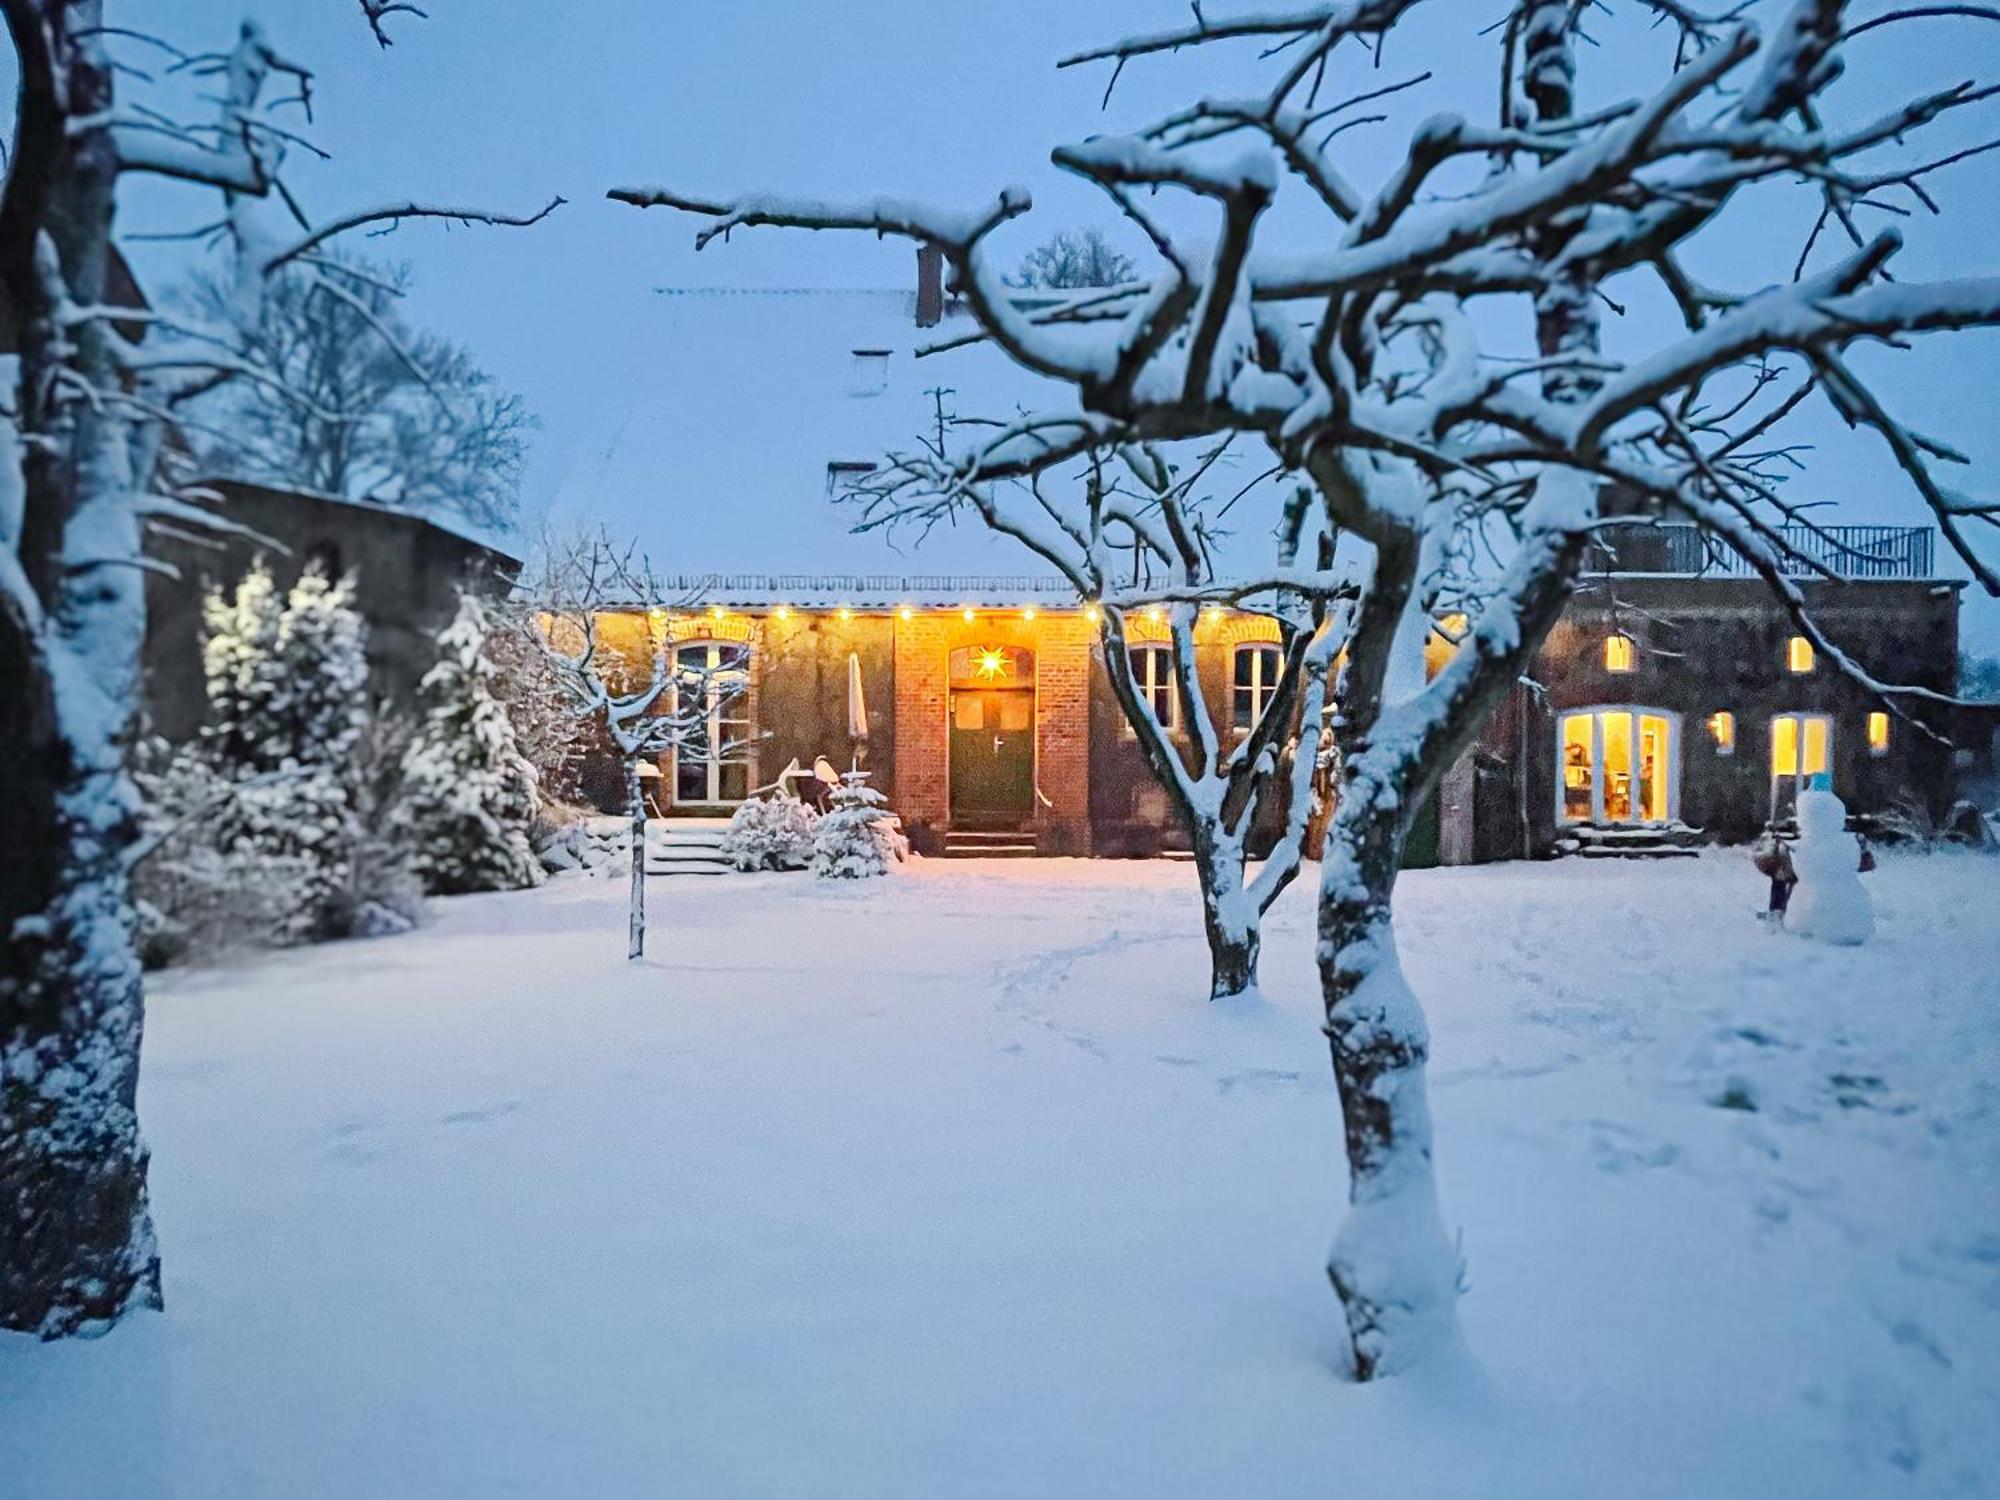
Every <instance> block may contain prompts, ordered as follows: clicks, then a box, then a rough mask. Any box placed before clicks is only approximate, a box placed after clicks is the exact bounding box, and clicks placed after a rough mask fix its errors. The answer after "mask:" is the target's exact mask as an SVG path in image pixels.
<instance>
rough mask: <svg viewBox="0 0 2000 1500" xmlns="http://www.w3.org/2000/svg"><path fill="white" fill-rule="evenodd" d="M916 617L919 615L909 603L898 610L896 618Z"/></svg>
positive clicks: (907, 618) (912, 618) (909, 618)
mask: <svg viewBox="0 0 2000 1500" xmlns="http://www.w3.org/2000/svg"><path fill="white" fill-rule="evenodd" d="M916 617H917V612H916V611H915V610H914V609H911V608H910V606H909V605H907V604H905V605H904V606H903V607H902V608H901V609H899V610H897V611H896V618H897V619H899V620H914V619H915V618H916Z"/></svg>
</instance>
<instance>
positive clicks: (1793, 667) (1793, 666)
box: [1785, 635, 1819, 677]
mask: <svg viewBox="0 0 2000 1500" xmlns="http://www.w3.org/2000/svg"><path fill="white" fill-rule="evenodd" d="M1801 663H1803V665H1801ZM1818 667H1819V653H1818V652H1817V651H1815V650H1814V649H1813V643H1812V642H1811V641H1809V640H1807V639H1806V638H1805V637H1804V636H1802V635H1795V636H1791V637H1788V638H1787V639H1786V641H1785V670H1786V671H1787V672H1788V673H1790V674H1791V675H1792V676H1794V677H1810V676H1811V675H1812V674H1813V672H1814V671H1815V670H1817V668H1818Z"/></svg>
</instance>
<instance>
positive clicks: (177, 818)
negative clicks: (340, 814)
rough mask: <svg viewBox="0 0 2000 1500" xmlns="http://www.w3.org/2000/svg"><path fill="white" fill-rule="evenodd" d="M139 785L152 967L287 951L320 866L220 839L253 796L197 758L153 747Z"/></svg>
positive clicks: (138, 887)
mask: <svg viewBox="0 0 2000 1500" xmlns="http://www.w3.org/2000/svg"><path fill="white" fill-rule="evenodd" d="M134 776H135V778H136V780H137V782H138V785H139V790H140V794H141V795H142V797H143V798H144V801H145V809H146V811H145V820H144V823H145V833H144V840H145V841H144V842H143V843H142V844H141V845H140V848H139V852H138V855H137V858H136V860H135V862H134V864H133V867H132V903H133V907H134V910H135V911H136V912H137V914H138V919H139V921H138V937H139V951H140V956H141V958H142V959H143V960H144V961H145V964H146V966H147V967H148V968H155V969H157V968H162V967H164V966H166V965H168V964H176V963H200V962H205V961H208V960H211V959H214V958H217V957H220V956H221V955H223V954H226V953H230V952H234V951H238V950H241V949H245V948H259V947H269V946H274V945H276V944H277V943H279V942H282V941H283V940H284V938H283V934H284V933H285V932H286V931H287V930H288V927H289V924H290V923H291V921H292V919H293V915H294V913H296V912H297V911H298V910H299V909H300V908H301V907H303V906H304V905H305V904H306V902H307V899H308V896H309V893H310V890H311V885H312V874H313V870H312V864H311V861H310V860H308V859H306V858H305V857H304V856H303V855H299V854H280V853H275V852H272V851H270V850H268V849H263V848H260V847H258V846H257V845H256V844H255V843H253V842H251V841H249V840H243V839H237V838H234V837H231V836H227V835H224V836H220V837H219V836H218V834H219V833H220V830H222V829H223V828H224V827H225V826H227V824H228V823H229V822H230V821H231V820H230V818H229V817H228V815H227V810H228V808H229V807H230V804H231V803H233V802H234V801H235V800H236V799H237V798H239V797H240V796H242V795H243V792H242V789H240V788H239V787H238V786H237V784H235V783H233V782H231V781H229V780H227V779H225V778H224V777H222V776H220V775H219V774H217V773H216V771H215V770H214V769H212V768H211V767H210V766H209V765H208V763H207V762H206V760H205V759H204V758H203V757H202V756H201V755H200V754H198V753H197V752H195V751H192V750H186V749H184V750H181V751H178V752H171V751H169V750H168V748H167V746H166V745H165V744H164V743H162V742H160V741H157V740H156V741H152V742H149V743H148V744H147V745H145V746H142V747H141V750H140V752H139V754H138V756H137V758H136V762H135V766H134Z"/></svg>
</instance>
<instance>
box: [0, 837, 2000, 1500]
mask: <svg viewBox="0 0 2000 1500" xmlns="http://www.w3.org/2000/svg"><path fill="white" fill-rule="evenodd" d="M1996 876H2000V864H1996V863H1993V862H1989V861H1981V860H1978V859H1976V858H1972V857H1966V858H1953V857H1945V856H1938V857H1934V858H1923V857H1903V858H1890V859H1887V860H1885V861H1884V863H1883V867H1882V868H1881V869H1880V870H1879V871H1878V872H1876V873H1875V874H1874V875H1872V876H1871V877H1869V886H1870V890H1871V892H1872V894H1873V895H1874V897H1875V900H1876V903H1877V916H1878V937H1877V940H1876V941H1875V942H1874V943H1873V944H1871V945H1870V946H1868V947H1865V948H1861V949H1845V950H1834V949H1824V948H1813V947H1809V946H1808V945H1806V944H1804V943H1801V942H1800V941H1798V940H1796V939H1793V938H1790V937H1787V936H1784V935H1782V934H1777V933H1770V932H1766V931H1765V930H1763V929H1762V928H1761V927H1760V926H1759V925H1758V924H1757V923H1756V922H1755V921H1753V920H1752V916H1751V913H1752V910H1753V909H1754V908H1755V907H1756V906H1757V905H1758V904H1759V903H1760V901H1761V898H1762V883H1761V882H1760V881H1759V880H1758V879H1757V878H1756V876H1755V875H1754V873H1753V872H1752V871H1751V870H1750V868H1749V865H1748V862H1747V860H1746V859H1745V858H1744V857H1743V856H1742V855H1741V854H1740V853H1735V852H1722V853H1711V854H1708V855H1705V856H1704V857H1703V858H1701V859H1700V860H1693V861H1684V862H1675V863H1670V864H1666V865H1660V866H1635V865H1621V866H1617V867H1614V868H1607V867H1606V866H1604V865H1602V864H1585V863H1582V862H1578V861H1568V862H1564V863H1560V864H1556V865H1545V866H1519V865H1516V866H1506V867H1493V868H1484V869H1473V870H1448V871H1431V872H1424V873H1419V874H1413V875H1411V876H1409V877H1407V878H1406V879H1405V881H1404V883H1403V886H1402V889H1401V892H1400V895H1399V903H1400V907H1401V914H1400V917H1399V930H1400V932H1401V934H1402V939H1403V943H1404V946H1405V956H1406V963H1407V967H1408V969H1409V972H1410V975H1411V977H1412V979H1413V981H1414V982H1415V983H1416V985H1417V987H1418V989H1419V991H1420V993H1421V994H1422V995H1423V996H1424V998H1425V999H1426V1001H1427V1002H1428V1004H1429V1007H1430V1012H1431V1017H1432V1026H1433V1032H1434V1041H1435V1055H1434V1064H1433V1071H1432V1081H1433V1085H1434V1088H1435V1095H1436V1110H1437V1115H1438V1137H1439V1142H1440V1169H1441V1180H1442V1186H1443V1191H1444V1194H1445V1208H1446V1212H1447V1215H1448V1216H1449V1217H1450V1218H1451V1219H1452V1220H1453V1221H1454V1222H1456V1223H1458V1224H1460V1225H1462V1226H1463V1233H1464V1243H1465V1251H1466V1256H1467V1259H1468V1264H1469V1291H1468V1293H1467V1296H1466V1298H1465V1300H1464V1303H1463V1309H1464V1318H1465V1324H1466V1328H1467V1332H1468V1335H1469V1338H1470V1341H1471V1344H1472V1346H1473V1348H1474V1350H1475V1351H1476V1353H1477V1356H1478V1359H1479V1361H1480V1365H1481V1367H1482V1372H1480V1373H1472V1372H1466V1371H1454V1372H1438V1373H1437V1374H1435V1375H1433V1376H1432V1377H1431V1378H1424V1379H1408V1380H1400V1381H1393V1382H1389V1383H1385V1384H1382V1385H1378V1386H1372V1387H1356V1386H1353V1385H1351V1384H1347V1383H1344V1382H1343V1380H1342V1378H1341V1376H1340V1375H1339V1373H1338V1348H1339V1340H1338V1337H1337V1318H1338V1314H1337V1309H1336V1307H1335V1304H1334V1301H1333V1298H1332V1295H1331V1293H1330V1292H1329V1291H1328V1289H1327V1287H1326V1285H1325V1282H1324V1279H1323V1276H1322V1273H1321V1271H1320V1259H1321V1255H1322V1252H1323V1250H1324V1248H1325V1245H1326V1243H1327V1241H1328V1238H1329V1236H1330V1234H1331V1231H1332V1228H1333V1224H1334V1219H1335V1215H1336V1211H1337V1206H1338V1201H1339V1197H1340V1192H1341V1172H1342V1169H1341V1159H1340V1151H1339V1120H1338V1114H1337V1108H1336V1102H1335V1097H1334V1093H1333V1088H1332V1082H1331V1077H1330V1073H1329V1070H1328V1067H1327V1063H1326V1058H1325V1052H1324V1044H1323V1042H1322V1040H1321V1038H1320V1037H1319V1035H1318V1033H1317V1031H1316V1018H1315V1005H1316V1000H1315V995H1314V989H1313V984H1312V976H1311V968H1310V947H1311V943H1310V920H1311V901H1310V896H1309V893H1308V892H1307V891H1306V890H1305V889H1304V888H1303V887H1300V888H1295V889H1294V891H1292V892H1291V893H1289V894H1288V895H1287V897H1286V899H1285V900H1284V902H1283V903H1281V905H1280V907H1279V909H1278V911H1277V912H1276V913H1275V914H1274V917H1273V920H1272V923H1271V932H1270V936H1269V940H1268V942H1267V945H1266V948H1267V952H1266V959H1265V975H1264V977H1265V988H1266V990H1267V992H1268V993H1269V996H1270V1000H1269V1002H1268V1004H1267V1005H1266V1006H1264V1007H1262V1008H1257V1009H1244V1010H1226V1009H1217V1008H1211V1007H1210V1006H1208V1005H1207V1004H1206V1003H1205V1002H1204V1001H1203V1000H1202V999H1201V998H1200V997H1201V995H1202V992H1203V968H1202V955H1201V950H1200V940H1199V936H1198V924H1197V922H1196V915H1195V909H1194V895H1193V884H1192V877H1191V875H1190V873H1189V872H1188V870H1187V869H1186V868H1185V867H1182V866H1175V865H1172V864H1163V863H1162V864H1112V863H1090V862H1054V861H1042V862H1021V863H1015V864H998V863H996V864H984V865H974V864H944V863H938V862H930V863H927V864H923V865H920V866H918V867H916V868H915V869H914V870H913V871H912V872H911V873H908V874H905V875H904V876H902V877H900V878H897V879H893V880H889V881H879V882H873V883H869V884H866V885H862V886H859V887H853V888H850V887H841V888H829V887H828V886H825V885H821V884H816V883H815V882H813V881H811V880H809V879H806V878H803V877H797V876H790V877H788V876H775V875H774V876H755V877H748V876H746V877H741V878H718V879H708V880H697V879H683V880H675V881H655V882H653V884H652V895H653V912H652V915H653V928H652V942H653V945H654V948H655V952H656V956H655V957H654V958H653V959H651V960H649V961H648V962H647V963H646V964H645V965H644V966H642V967H637V968H632V967H628V966H627V965H626V964H625V963H624V961H623V959H622V953H623V950H624V943H623V925H624V913H623V907H622V899H623V891H622V886H621V884H620V882H619V881H617V880H615V879H606V880H592V879H584V878H576V879H572V880H569V881H565V882H560V883H558V884H556V885H554V886H552V887H550V888H548V889H545V890H543V891H538V892H529V893H524V894H521V895H517V896H499V897H475V898H468V899H463V900H458V901H452V902H447V903H442V904H441V905H440V906H439V908H438V918H437V920H436V922H435V923H434V925H432V926H430V927H429V928H427V929H425V930H423V931H421V932H419V933H417V934H415V935H412V936H408V937H404V938H397V939H391V940H385V941H380V942H375V943H360V944H347V945H341V946H333V947H326V948H321V949H317V950H313V951H308V952H299V953H293V954H289V955H284V956H280V957H274V958H270V959H265V960H259V961H256V962H252V963H248V964H246V965H243V966H241V967H237V968H234V969H230V970H227V971H219V972H210V973H204V974H190V975H184V976H179V977H176V978H174V979H172V980H170V981H168V982H167V983H164V984H162V985H160V986H158V987H157V990H156V998H155V1000H154V1003H153V1009H152V1015H151V1023H150V1030H149V1034H148V1038H147V1056H146V1073H145V1083H144V1086H143V1091H142V1094H143V1097H142V1107H143V1114H144V1118H145V1121H146V1125H147V1127H148V1130H149V1132H150V1136H151V1140H152V1145H153V1150H154V1158H153V1184H154V1192H155V1202H156V1207H157V1213H158V1219H159V1229H160V1237H161V1241H162V1244H163V1246H164V1249H165V1254H166V1257H167V1262H166V1271H167V1283H166V1291H167V1304H168V1310H167V1312H166V1314H165V1315H164V1316H141V1317H138V1318H135V1319H133V1320H132V1321H130V1322H128V1323H127V1324H126V1325H125V1326H124V1327H122V1328H120V1329H118V1330H117V1331H116V1332H114V1333H113V1334H112V1335H110V1336H109V1337H106V1338H103V1339H100V1340H97V1341H94V1342H77V1343H70V1344H66V1345H60V1346H46V1347H45V1346H41V1345H37V1344H34V1343H31V1342H29V1341H27V1340H24V1339H19V1338H13V1339H0V1494H5V1495H7V1496H9V1497H12V1496H22V1497H28V1496H35V1497H40V1496H107V1497H108V1496H116V1497H120V1500H145V1497H151V1496H155V1495H186V1496H196V1497H203V1500H214V1497H234V1496H285V1497H307V1496H328V1497H334V1496H338V1497H349V1496H360V1495H368V1496H386V1497H400V1496H426V1497H429V1496H481V1497H485V1496H495V1495H511V1494H519V1495H534V1496H558V1495H560V1496H571V1495H574V1496H703V1497H706V1496H798V1495H830V1496H848V1495H851V1496H868V1497H882V1496H926V1497H933V1496H974V1495H995V1496H999V1495H1009V1496H1014V1495H1135V1496H1136V1495H1144V1496H1148V1497H1155V1496H1168V1495H1189V1496H1219V1495H1257V1496H1289V1495H1313V1496H1357V1497H1377V1496H1395V1497H1398V1500H1403V1497H1413V1496H1433V1495H1463V1496H1479V1497H1495V1496H1505V1497H1512V1496H1530V1495H1532V1496H1577V1497H1586V1496H1587V1497H1603V1496H1614V1495H1615V1496H1620V1497H1625V1496H1659V1497H1669V1496H1671V1497H1683V1496H1701V1497H1705V1500H1711V1497H1727V1496H1755V1497H1758V1500H1770V1497H1777V1496H1794V1495H1796V1496H1814V1497H1826V1496H1839V1495H1867V1496H1871V1497H1875V1496H1899V1495H1967V1496H1972V1495H1992V1494H1994V1493H1996V1492H2000V1397H1996V1392H2000V1079H1996V1072H1995V1058H1996V1048H1995V1040H1996V1036H2000V880H1996Z"/></svg>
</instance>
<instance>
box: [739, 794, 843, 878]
mask: <svg viewBox="0 0 2000 1500" xmlns="http://www.w3.org/2000/svg"><path fill="white" fill-rule="evenodd" d="M819 821H820V818H819V814H818V813H816V812H814V811H813V810H812V809H811V808H810V807H808V806H806V804H805V803H803V802H801V801H800V800H799V799H798V798H796V797H789V796H784V795H779V796H775V797H768V798H766V797H758V798H753V799H752V800H751V801H749V802H745V803H743V804H742V805H741V806H740V807H738V808H737V809H736V811H735V812H733V813H731V814H730V817H729V827H728V829H727V830H726V831H725V832H724V833H723V835H722V857H723V858H724V859H726V860H728V861H729V862H730V863H731V864H732V865H734V866H736V868H737V869H739V870H803V869H804V868H805V867H806V866H807V865H809V864H811V863H812V857H813V831H814V829H815V828H816V827H817V826H818V824H819Z"/></svg>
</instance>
